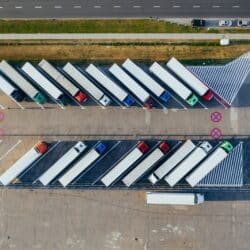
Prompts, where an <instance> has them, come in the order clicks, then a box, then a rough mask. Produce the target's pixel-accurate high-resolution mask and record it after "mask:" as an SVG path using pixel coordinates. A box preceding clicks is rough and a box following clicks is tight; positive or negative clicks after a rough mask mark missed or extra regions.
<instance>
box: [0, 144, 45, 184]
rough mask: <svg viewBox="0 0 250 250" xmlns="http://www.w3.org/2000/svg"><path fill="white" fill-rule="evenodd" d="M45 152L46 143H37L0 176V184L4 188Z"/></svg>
mask: <svg viewBox="0 0 250 250" xmlns="http://www.w3.org/2000/svg"><path fill="white" fill-rule="evenodd" d="M47 150H48V145H47V143H46V142H39V143H38V144H37V145H35V146H34V147H33V148H31V149H30V150H29V151H28V152H27V153H26V154H24V155H23V156H22V157H21V158H20V159H19V160H17V161H16V162H15V163H14V164H13V165H12V166H11V167H10V168H8V169H7V170H6V171H5V172H4V173H3V174H2V175H1V176H0V182H1V183H2V184H3V185H4V186H6V185H9V184H10V183H11V182H12V181H13V180H15V179H16V178H17V177H18V176H19V175H20V174H21V173H23V172H24V171H25V170H26V169H27V168H28V167H29V166H30V165H31V164H32V163H34V162H35V161H36V160H37V159H38V158H39V157H40V156H42V155H43V154H44V153H45V152H46V151H47Z"/></svg>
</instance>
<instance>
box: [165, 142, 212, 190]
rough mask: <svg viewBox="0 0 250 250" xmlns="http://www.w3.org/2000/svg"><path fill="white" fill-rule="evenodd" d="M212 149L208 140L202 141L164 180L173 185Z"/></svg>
mask: <svg viewBox="0 0 250 250" xmlns="http://www.w3.org/2000/svg"><path fill="white" fill-rule="evenodd" d="M211 150H212V146H211V144H210V143H209V142H207V141H204V142H202V143H201V145H199V146H198V147H197V148H196V149H195V150H194V151H192V152H191V154H190V155H189V156H187V157H186V158H185V159H184V160H183V161H182V162H181V163H180V164H179V165H178V166H177V167H176V168H175V169H174V170H173V171H172V172H170V174H168V175H167V176H166V177H165V178H164V180H165V181H166V182H167V183H168V184H169V185H170V186H171V187H173V186H174V185H175V184H176V183H177V182H178V181H180V180H181V179H182V178H183V177H184V176H185V175H187V174H188V173H189V172H190V171H191V170H192V169H193V168H194V167H195V166H197V164H199V163H200V162H201V161H202V160H203V159H204V158H205V157H206V156H207V155H208V153H209V152H210V151H211Z"/></svg>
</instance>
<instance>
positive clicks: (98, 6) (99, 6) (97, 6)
mask: <svg viewBox="0 0 250 250" xmlns="http://www.w3.org/2000/svg"><path fill="white" fill-rule="evenodd" d="M101 7H102V6H101V5H95V6H94V8H95V9H100V8H101Z"/></svg>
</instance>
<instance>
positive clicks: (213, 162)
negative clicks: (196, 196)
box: [186, 141, 233, 187]
mask: <svg viewBox="0 0 250 250" xmlns="http://www.w3.org/2000/svg"><path fill="white" fill-rule="evenodd" d="M232 150H233V145H232V144H231V143H230V142H228V141H224V142H223V143H222V144H221V146H219V147H218V148H217V149H215V151H213V152H212V154H211V155H210V156H208V158H207V159H205V160H204V161H203V162H202V163H201V164H200V165H198V167H197V168H195V170H194V171H192V172H191V173H190V174H189V175H188V176H187V177H186V181H187V182H188V183H189V184H190V186H192V187H194V186H196V185H197V184H198V183H199V182H200V181H201V180H202V179H203V178H204V177H205V176H206V175H207V174H208V173H209V172H210V171H212V170H213V169H214V168H215V167H216V166H217V165H218V164H219V163H220V162H222V161H223V160H224V159H225V158H226V157H227V155H228V154H229V153H230V152H231V151H232Z"/></svg>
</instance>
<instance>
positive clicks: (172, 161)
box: [148, 140, 196, 184]
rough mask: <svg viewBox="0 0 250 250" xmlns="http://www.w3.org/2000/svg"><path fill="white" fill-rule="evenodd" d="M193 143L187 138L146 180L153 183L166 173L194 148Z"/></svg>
mask: <svg viewBox="0 0 250 250" xmlns="http://www.w3.org/2000/svg"><path fill="white" fill-rule="evenodd" d="M195 147H196V146H195V144H194V143H193V142H192V141H191V140H187V141H186V142H185V143H184V144H183V145H182V146H181V147H180V148H179V149H178V150H177V151H176V152H175V153H174V154H173V155H172V156H170V158H168V159H167V160H166V161H165V162H163V163H162V164H161V166H160V167H158V168H157V169H156V170H155V171H154V172H153V173H152V174H151V175H150V176H149V177H148V180H149V181H150V182H151V183H152V184H155V183H156V182H158V181H159V180H161V179H162V178H163V177H164V176H165V175H166V174H168V173H169V172H170V171H171V170H172V169H173V168H174V167H175V166H177V164H179V163H180V162H181V161H182V160H183V159H184V158H185V157H186V156H187V155H189V154H190V153H191V152H192V151H193V150H194V149H195Z"/></svg>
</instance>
